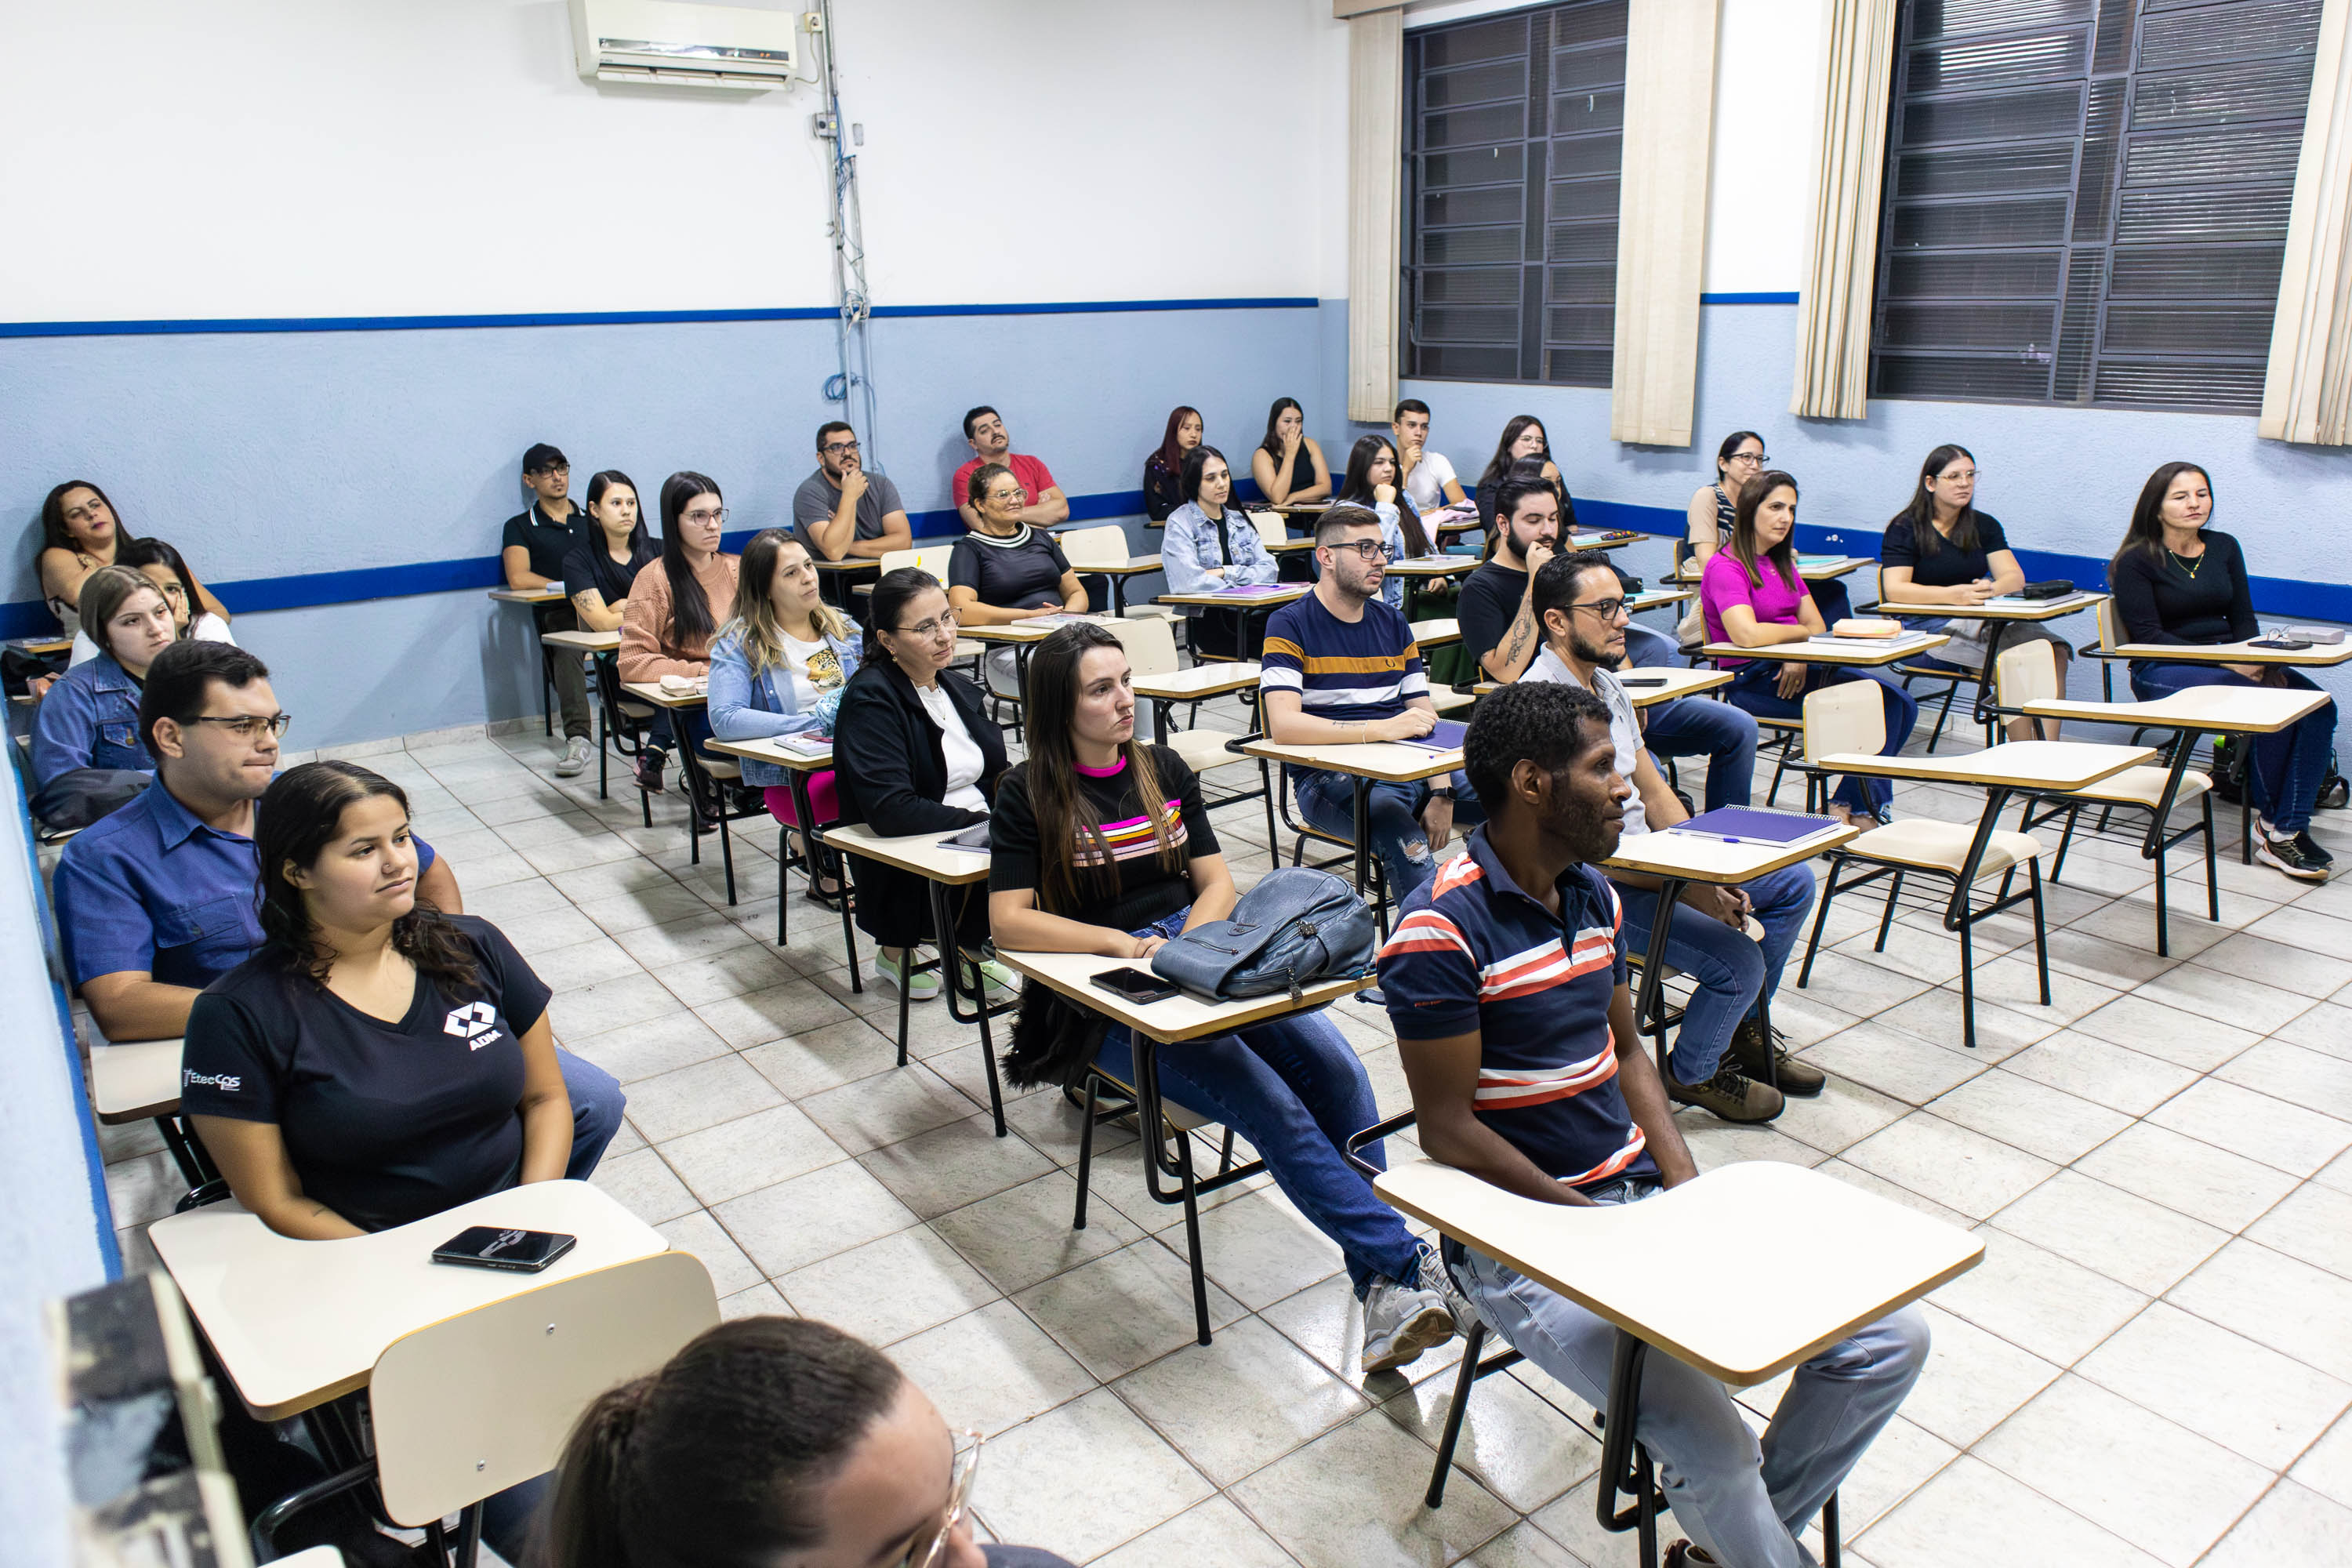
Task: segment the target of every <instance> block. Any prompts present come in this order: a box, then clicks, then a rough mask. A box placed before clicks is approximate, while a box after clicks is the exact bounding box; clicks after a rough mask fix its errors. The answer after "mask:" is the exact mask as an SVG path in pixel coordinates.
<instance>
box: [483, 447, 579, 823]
mask: <svg viewBox="0 0 2352 1568" xmlns="http://www.w3.org/2000/svg"><path fill="white" fill-rule="evenodd" d="M522 483H523V488H524V489H527V490H529V491H530V497H531V500H530V505H529V506H527V507H525V508H523V510H520V511H519V512H517V513H516V514H515V515H514V516H512V517H510V518H509V519H507V526H506V531H505V533H503V534H502V535H500V537H499V568H500V569H501V570H502V571H504V572H505V574H506V578H507V586H508V587H509V588H513V589H516V590H518V591H520V590H521V589H525V588H544V587H546V586H547V585H548V584H551V583H561V582H562V581H563V558H564V557H565V556H566V555H569V554H570V553H572V546H573V545H575V544H578V543H579V542H581V541H582V540H583V538H585V537H586V535H587V530H588V527H589V524H588V521H587V519H588V514H587V513H586V512H583V511H582V510H580V509H579V507H577V506H575V505H573V504H572V464H571V461H570V459H568V458H565V457H564V455H563V454H562V452H560V451H558V450H556V448H554V447H551V446H549V445H548V444H547V443H546V442H544V441H541V442H540V443H539V444H538V445H536V446H534V447H531V449H530V451H528V452H525V453H524V454H523V455H522ZM530 614H531V619H532V620H533V621H535V622H536V623H537V624H538V626H539V629H540V632H541V635H542V636H544V635H545V634H546V633H548V632H570V631H577V630H579V629H580V622H579V619H578V618H577V617H576V616H573V615H572V604H571V601H570V600H569V599H566V600H563V601H561V602H559V603H556V604H552V605H532V606H531V607H530ZM548 668H549V669H550V670H551V672H552V673H553V675H554V677H555V700H556V706H557V707H558V708H559V709H561V710H562V714H563V756H562V760H561V761H559V762H558V763H556V764H555V772H556V773H557V775H558V776H559V777H562V778H567V779H568V778H571V777H572V776H573V775H575V774H577V773H580V772H581V771H582V770H583V769H584V768H586V767H587V765H588V760H589V759H590V758H591V757H593V756H594V755H595V754H596V752H595V750H594V748H593V747H592V746H591V745H590V744H589V742H588V737H589V736H590V735H591V734H592V733H593V730H592V729H591V728H590V725H589V722H588V676H587V671H586V670H585V668H583V666H582V664H581V661H580V656H579V655H578V654H576V653H573V652H571V651H569V650H567V651H565V652H563V653H561V654H559V655H558V656H557V657H555V658H551V659H550V660H549V661H548Z"/></svg>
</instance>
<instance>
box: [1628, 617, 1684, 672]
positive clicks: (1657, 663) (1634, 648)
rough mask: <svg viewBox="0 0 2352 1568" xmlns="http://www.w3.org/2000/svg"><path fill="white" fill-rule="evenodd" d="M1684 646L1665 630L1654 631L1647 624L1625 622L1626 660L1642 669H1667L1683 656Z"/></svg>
mask: <svg viewBox="0 0 2352 1568" xmlns="http://www.w3.org/2000/svg"><path fill="white" fill-rule="evenodd" d="M1682 651H1683V650H1682V647H1681V646H1680V645H1679V644H1677V643H1676V642H1675V639H1674V638H1672V637H1668V636H1666V634H1665V633H1664V632H1654V631H1652V630H1651V629H1650V628H1649V627H1647V626H1642V625H1639V624H1637V623H1635V622H1632V621H1628V622H1627V623H1626V624H1625V662H1626V663H1627V664H1629V665H1632V666H1634V667H1635V668H1642V669H1665V668H1671V667H1672V666H1674V665H1675V664H1676V663H1678V662H1679V661H1680V660H1681V658H1682Z"/></svg>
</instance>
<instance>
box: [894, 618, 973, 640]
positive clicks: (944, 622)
mask: <svg viewBox="0 0 2352 1568" xmlns="http://www.w3.org/2000/svg"><path fill="white" fill-rule="evenodd" d="M957 624H958V623H957V620H956V613H955V612H954V611H953V610H950V611H949V612H948V613H947V614H946V615H944V616H935V617H934V618H932V619H930V620H928V621H918V622H916V623H915V624H914V625H913V626H900V627H899V628H898V635H899V636H900V637H920V638H922V639H923V640H924V641H925V642H931V641H934V640H936V639H937V638H938V637H939V635H940V633H941V632H945V633H947V634H948V636H950V637H953V636H955V632H956V626H957Z"/></svg>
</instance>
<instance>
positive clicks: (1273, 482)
mask: <svg viewBox="0 0 2352 1568" xmlns="http://www.w3.org/2000/svg"><path fill="white" fill-rule="evenodd" d="M1250 478H1252V479H1255V480H1256V481H1257V488H1258V490H1259V493H1261V494H1263V495H1264V496H1265V502H1266V504H1267V505H1268V506H1285V505H1288V504H1290V503H1292V502H1297V503H1298V504H1299V505H1302V506H1303V505H1305V504H1307V502H1309V501H1318V500H1330V499H1331V469H1330V468H1329V467H1328V465H1327V464H1326V463H1325V462H1324V461H1323V447H1322V444H1321V443H1320V442H1318V441H1317V440H1316V439H1315V437H1312V436H1309V435H1308V434H1307V413H1306V410H1304V409H1302V408H1300V407H1299V406H1298V399H1297V398H1295V397H1277V398H1276V399H1275V400H1274V406H1273V407H1271V408H1269V409H1267V410H1266V411H1265V439H1264V440H1262V441H1260V442H1259V443H1258V444H1257V450H1256V451H1255V452H1252V453H1251V454H1250Z"/></svg>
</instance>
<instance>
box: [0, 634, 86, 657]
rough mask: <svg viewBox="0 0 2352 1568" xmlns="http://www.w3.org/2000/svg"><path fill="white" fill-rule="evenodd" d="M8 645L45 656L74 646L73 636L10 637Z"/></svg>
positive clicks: (23, 651)
mask: <svg viewBox="0 0 2352 1568" xmlns="http://www.w3.org/2000/svg"><path fill="white" fill-rule="evenodd" d="M8 646H9V647H13V648H16V649H17V650H18V651H19V652H22V653H30V654H38V655H41V656H43V657H47V655H49V654H53V653H63V652H65V651H66V650H67V649H68V648H70V647H73V638H71V637H10V638H9V639H8Z"/></svg>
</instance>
